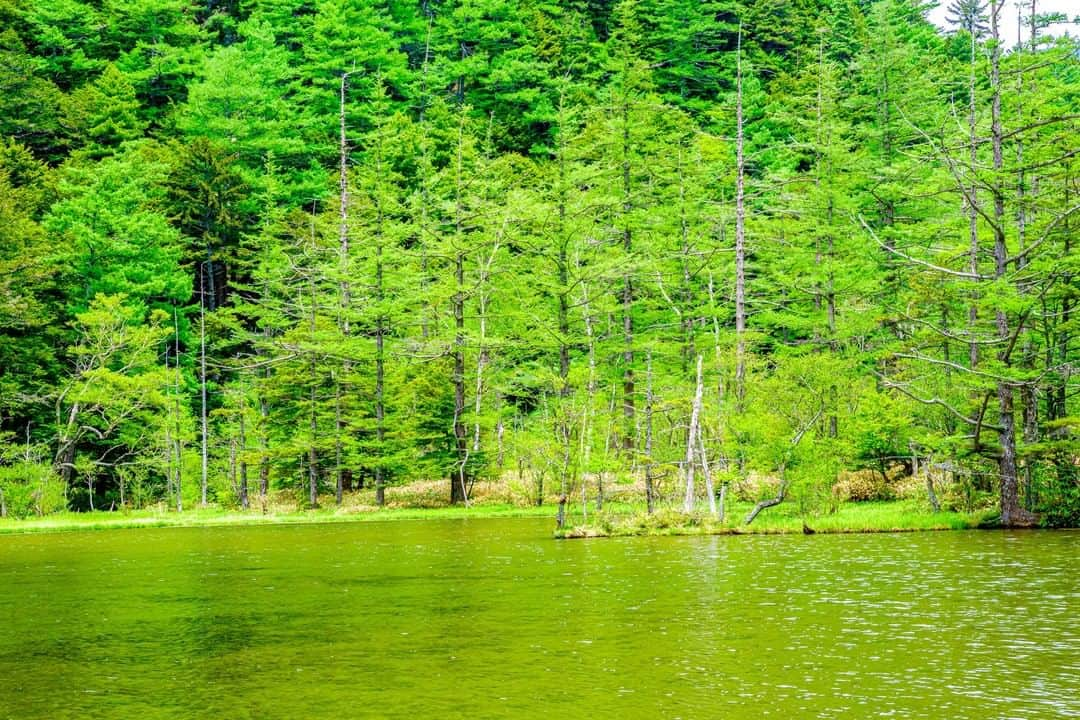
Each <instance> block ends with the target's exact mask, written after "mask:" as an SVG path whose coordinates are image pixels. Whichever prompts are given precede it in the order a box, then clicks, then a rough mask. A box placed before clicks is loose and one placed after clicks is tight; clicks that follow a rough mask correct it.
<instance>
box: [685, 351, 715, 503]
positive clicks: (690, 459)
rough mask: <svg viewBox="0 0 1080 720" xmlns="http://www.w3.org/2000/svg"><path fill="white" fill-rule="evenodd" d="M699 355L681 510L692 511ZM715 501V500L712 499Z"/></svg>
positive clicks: (697, 412) (698, 419)
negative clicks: (684, 490) (684, 489)
mask: <svg viewBox="0 0 1080 720" xmlns="http://www.w3.org/2000/svg"><path fill="white" fill-rule="evenodd" d="M701 394H702V389H701V356H700V355H698V358H697V389H696V390H695V391H694V402H693V405H691V408H690V428H689V430H688V431H687V433H686V468H685V469H686V496H685V497H684V498H683V512H687V513H689V512H693V511H694V465H695V463H694V446H695V445H696V444H697V442H698V422H699V421H700V418H701ZM714 502H715V501H714Z"/></svg>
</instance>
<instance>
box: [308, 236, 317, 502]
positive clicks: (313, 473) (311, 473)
mask: <svg viewBox="0 0 1080 720" xmlns="http://www.w3.org/2000/svg"><path fill="white" fill-rule="evenodd" d="M312 223H314V218H312ZM311 244H312V252H313V253H314V250H315V229H314V224H313V225H312V235H311ZM308 273H309V275H308V292H309V293H310V296H311V297H310V302H311V311H310V314H309V318H308V320H309V322H308V329H309V332H310V335H309V337H308V341H309V342H310V343H311V346H312V350H311V351H310V359H309V365H308V373H309V377H308V381H309V382H310V383H311V397H310V398H309V399H310V402H311V413H310V418H309V431H310V438H309V444H308V503H309V505H310V506H311V507H312V508H316V507H318V506H319V462H318V451H317V450H316V448H315V444H316V442H317V439H318V432H319V424H318V412H317V407H318V406H317V402H318V393H317V385H318V375H317V368H316V365H315V351H314V347H315V327H316V322H315V303H316V298H315V270H314V269H313V268H309V269H308Z"/></svg>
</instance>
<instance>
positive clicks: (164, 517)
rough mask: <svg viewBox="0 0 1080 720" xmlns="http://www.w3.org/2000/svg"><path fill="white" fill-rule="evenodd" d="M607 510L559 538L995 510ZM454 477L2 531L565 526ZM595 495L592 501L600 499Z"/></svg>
mask: <svg viewBox="0 0 1080 720" xmlns="http://www.w3.org/2000/svg"><path fill="white" fill-rule="evenodd" d="M609 490H610V492H609V493H608V498H607V500H606V501H605V503H604V511H603V512H597V511H596V510H595V506H594V502H592V501H590V503H589V506H588V508H587V510H584V511H583V508H582V505H581V501H580V499H579V498H574V501H572V502H571V503H570V504H568V505H567V508H566V513H567V517H566V526H565V527H564V528H563V529H562V530H560V531H558V532H556V537H563V538H579V537H580V538H583V537H614V536H644V535H709V534H746V533H801V532H803V531H804V530H803V527H804V523H805V524H806V526H807V527H809V528H810V529H812V530H813V531H814V532H819V533H838V532H896V531H909V530H953V529H966V528H972V527H978V526H980V525H982V524H985V522H986V521H987V519H988V518H987V517H986V516H985V514H979V513H975V514H965V513H957V512H938V513H934V512H931V511H930V510H929V508H927V507H926V505H925V503H921V502H918V501H913V500H898V501H893V502H863V503H845V504H842V505H841V506H840V507H839V509H838V510H837V511H836V512H835V513H831V514H820V515H807V514H805V513H803V512H802V511H800V509H799V507H798V505H797V504H795V503H785V504H783V505H780V506H777V507H774V508H769V509H768V510H765V511H764V512H762V513H761V514H760V515H759V516H758V517H757V519H756V520H755V521H754V523H753V524H752V525H750V526H747V525H744V524H743V518H745V516H746V513H747V512H748V511H749V510H750V507H751V505H750V504H749V503H745V502H734V503H729V505H728V511H727V518H726V520H725V521H724V522H719V521H717V520H716V519H715V518H713V517H710V516H708V515H707V514H706V513H705V512H704V511H699V512H698V513H696V514H693V515H689V516H688V515H685V514H683V513H682V512H681V511H679V510H678V509H676V508H672V507H665V508H662V509H659V510H658V511H657V512H656V513H654V514H653V515H647V514H646V513H645V511H644V510H645V508H644V504H643V503H642V502H641V501H640V495H641V494H640V493H639V492H638V488H636V487H635V486H632V485H627V486H613V487H611V488H610V489H609ZM447 495H448V492H447V491H446V486H445V483H444V482H423V483H413V484H411V485H405V486H396V487H393V488H388V489H387V495H386V506H385V507H376V506H375V498H374V493H373V492H371V491H370V490H362V491H358V492H353V493H347V494H346V495H345V498H344V502H343V503H342V504H341V505H340V506H339V505H336V504H335V503H334V498H333V496H324V497H322V498H320V507H319V508H317V509H306V508H305V507H304V506H303V505H302V504H301V503H300V502H299V501H298V499H297V497H296V496H295V495H293V494H291V493H286V492H279V493H274V494H272V495H271V496H270V497H268V498H267V499H266V500H265V501H262V500H260V499H259V498H257V497H256V498H253V499H252V503H253V507H252V508H251V509H249V510H246V511H244V510H240V509H238V508H235V507H227V506H226V507H223V506H217V505H211V506H209V507H197V506H191V507H189V508H188V509H185V510H184V511H183V512H176V511H175V510H174V509H171V508H169V507H166V506H165V505H156V506H153V507H149V508H143V509H130V508H124V509H120V510H115V511H97V512H92V513H91V512H83V513H76V512H65V513H58V514H54V515H46V516H44V517H30V518H26V519H13V518H5V519H0V534H10V533H28V532H60V531H71V530H99V529H102V530H103V529H116V528H140V527H212V526H226V525H288V524H298V523H337V522H370V521H383V520H445V519H468V518H477V519H479V518H529V517H532V518H545V519H548V520H550V521H551V527H552V529H553V530H554V528H555V514H556V511H557V506H556V503H555V498H554V497H549V498H547V499H546V500H545V503H544V504H543V505H541V506H537V505H535V504H534V503H533V502H531V501H530V499H529V498H528V497H527V496H526V495H523V494H521V493H520V492H515V491H514V490H513V489H512V488H509V487H508V486H507V485H506V484H499V483H484V484H480V483H478V484H477V486H476V487H475V488H474V494H473V496H472V498H473V499H472V501H471V502H470V504H469V506H468V507H464V506H461V505H458V506H452V505H449V504H448V502H447V500H448V498H447ZM590 500H591V499H590Z"/></svg>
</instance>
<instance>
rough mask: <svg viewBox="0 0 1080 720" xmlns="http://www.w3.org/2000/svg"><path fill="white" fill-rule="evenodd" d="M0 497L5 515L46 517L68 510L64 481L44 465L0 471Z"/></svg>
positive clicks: (16, 465)
mask: <svg viewBox="0 0 1080 720" xmlns="http://www.w3.org/2000/svg"><path fill="white" fill-rule="evenodd" d="M0 493H2V494H3V499H4V506H5V510H6V511H7V513H8V515H10V516H11V517H16V518H25V517H29V516H30V515H48V514H50V513H54V512H59V511H60V510H63V509H64V508H65V507H66V506H67V493H66V488H65V486H64V482H63V480H61V479H60V478H59V477H57V476H56V473H55V472H53V469H52V467H50V466H49V465H46V464H44V463H35V462H26V461H22V462H16V463H14V464H12V465H7V466H4V467H0Z"/></svg>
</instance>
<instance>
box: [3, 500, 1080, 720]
mask: <svg viewBox="0 0 1080 720" xmlns="http://www.w3.org/2000/svg"><path fill="white" fill-rule="evenodd" d="M551 529H552V527H551V523H550V522H542V521H537V520H471V521H454V520H449V521H415V522H410V521H399V522H386V523H358V524H334V525H309V526H278V527H250V528H202V529H200V528H174V529H140V530H114V531H102V532H93V533H64V534H49V535H24V536H7V537H0V718H18V719H19V720H23V719H28V718H50V719H58V718H138V719H140V720H142V719H155V718H170V719H182V718H259V719H263V718H298V719H299V718H328V719H329V718H360V717H372V718H376V717H380V718H410V719H412V720H420V719H422V718H466V717H467V718H496V717H520V718H540V717H581V718H588V717H591V718H609V717H610V718H620V720H627V719H630V718H769V717H777V718H785V720H795V719H798V718H876V717H883V718H884V717H888V718H1057V717H1062V718H1063V717H1078V716H1080V598H1078V593H1080V553H1078V550H1080V533H1077V532H1073V531H1065V532H1018V533H999V532H939V533H907V534H897V535H815V536H810V537H805V536H801V535H800V536H749V537H713V538H622V539H608V540H588V541H582V540H574V541H562V542H559V541H554V540H551V539H550V532H551Z"/></svg>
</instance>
